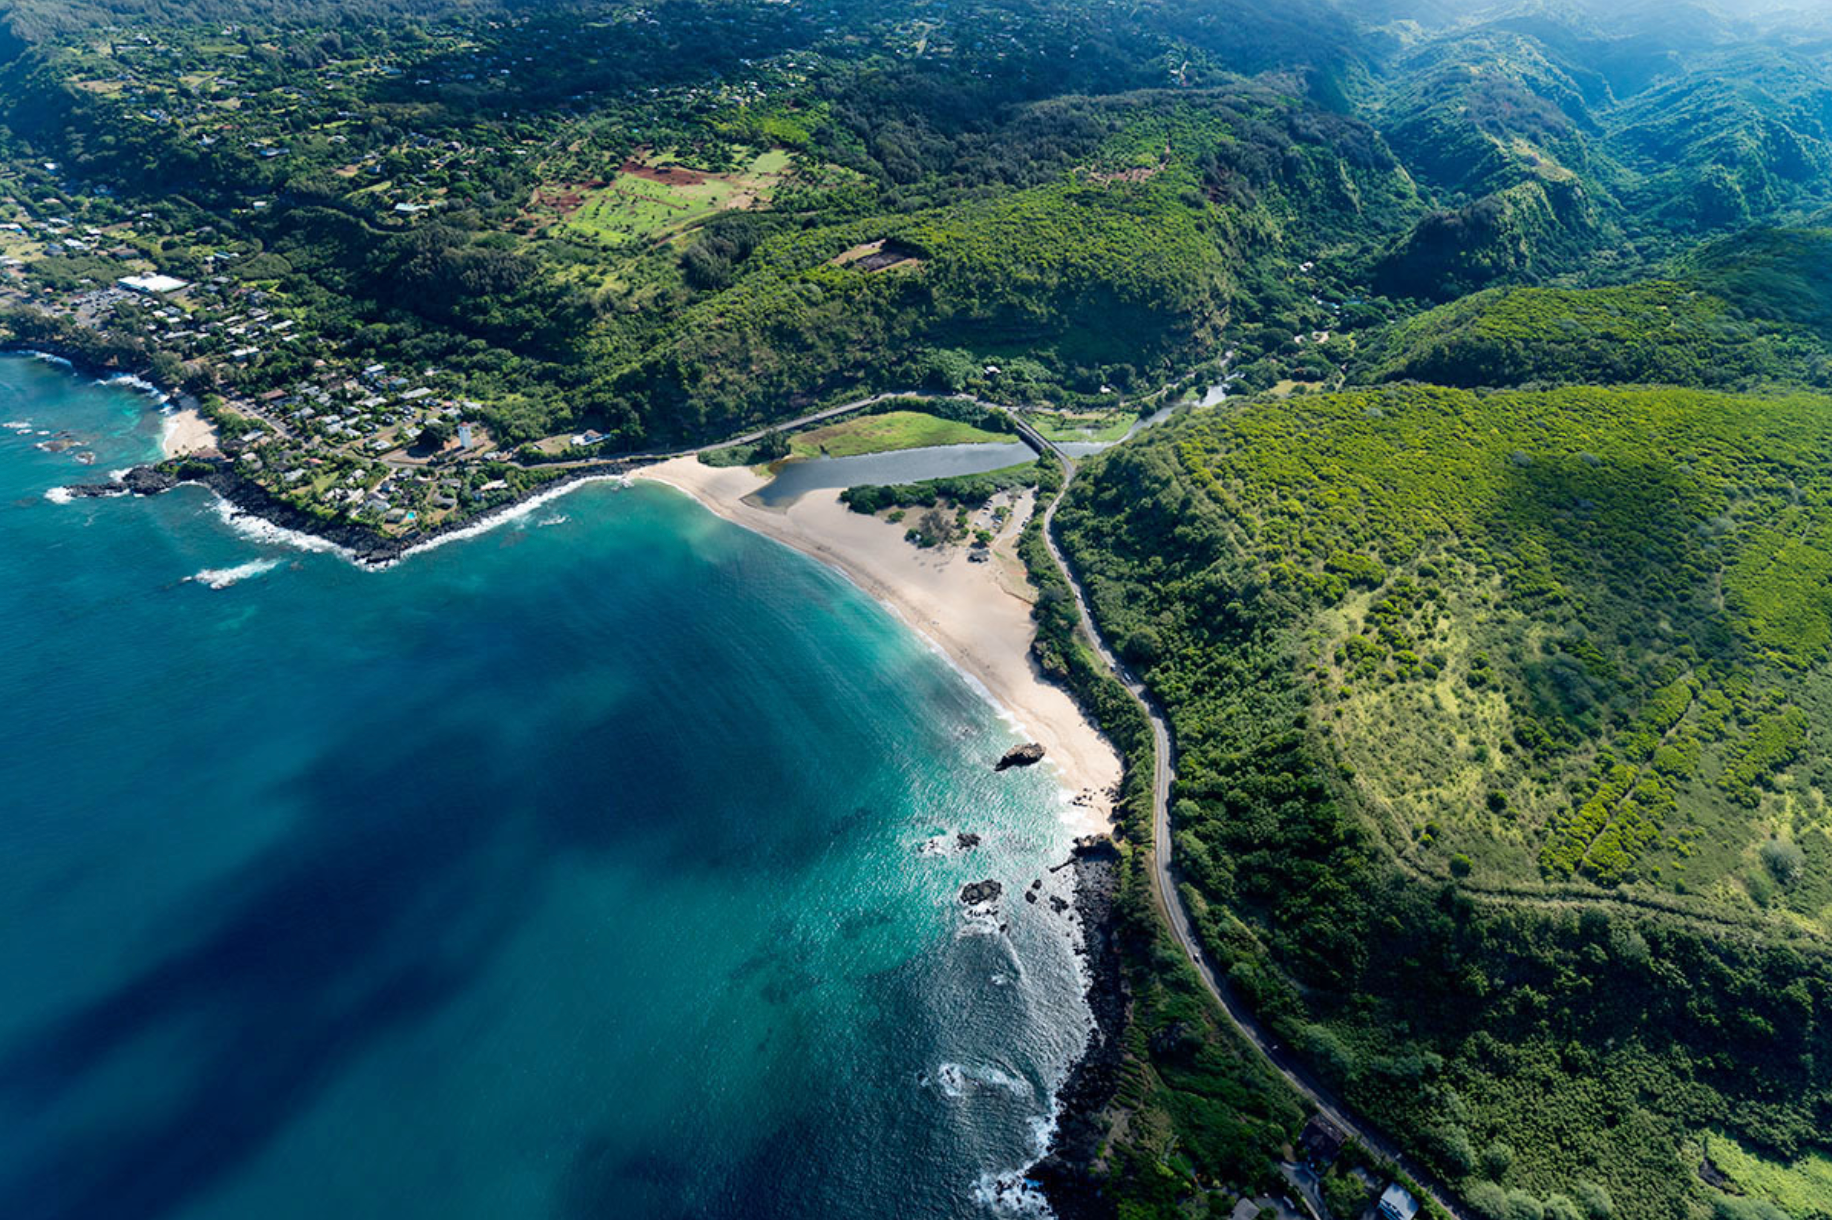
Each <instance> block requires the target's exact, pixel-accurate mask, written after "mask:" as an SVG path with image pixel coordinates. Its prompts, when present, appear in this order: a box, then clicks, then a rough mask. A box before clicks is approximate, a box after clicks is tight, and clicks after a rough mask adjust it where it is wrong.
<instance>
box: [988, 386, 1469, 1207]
mask: <svg viewBox="0 0 1832 1220" xmlns="http://www.w3.org/2000/svg"><path fill="white" fill-rule="evenodd" d="M1011 419H1012V422H1013V423H1014V424H1015V425H1016V426H1017V430H1018V434H1019V435H1020V436H1022V437H1023V438H1024V440H1025V441H1026V442H1027V443H1028V444H1029V445H1030V446H1031V447H1032V448H1033V449H1035V450H1037V452H1038V453H1046V452H1047V453H1053V454H1055V455H1056V457H1057V458H1058V459H1059V460H1060V461H1061V462H1062V474H1063V478H1062V491H1061V492H1060V493H1058V494H1057V496H1056V498H1055V499H1054V500H1052V501H1050V504H1049V507H1048V508H1046V509H1044V510H1043V540H1044V543H1045V544H1046V545H1047V546H1048V547H1049V551H1050V557H1051V558H1052V559H1054V560H1055V561H1056V566H1057V567H1059V568H1061V569H1062V574H1063V575H1064V576H1065V577H1067V578H1068V582H1069V588H1070V589H1072V590H1073V591H1074V593H1075V606H1076V610H1077V612H1078V615H1079V617H1080V619H1081V625H1082V630H1083V631H1084V632H1085V633H1086V635H1087V638H1088V640H1089V641H1090V642H1091V643H1092V644H1093V645H1094V648H1095V650H1096V651H1097V652H1098V653H1099V654H1100V658H1101V660H1102V661H1104V662H1105V663H1106V665H1107V668H1108V669H1110V670H1111V671H1112V672H1113V675H1114V677H1116V678H1118V679H1119V680H1120V684H1121V685H1123V686H1124V687H1125V688H1126V689H1127V690H1129V691H1131V692H1132V697H1133V698H1134V699H1136V700H1138V703H1139V706H1140V707H1141V708H1143V709H1144V710H1145V716H1146V718H1147V719H1148V720H1149V721H1150V722H1151V737H1152V744H1153V747H1154V749H1153V751H1152V753H1153V755H1154V771H1153V775H1152V785H1151V838H1152V853H1151V868H1152V881H1153V886H1152V888H1153V890H1154V896H1155V897H1156V899H1157V905H1158V909H1159V910H1160V911H1161V912H1162V913H1163V915H1164V919H1165V922H1166V924H1167V925H1168V926H1169V927H1170V930H1171V934H1172V935H1173V936H1175V937H1176V938H1177V943H1178V944H1179V945H1181V946H1182V947H1183V952H1184V953H1185V954H1186V955H1187V956H1188V957H1189V959H1190V963H1191V964H1192V965H1193V966H1195V968H1196V973H1197V974H1198V975H1199V976H1200V977H1201V979H1202V984H1203V986H1204V987H1206V988H1208V990H1209V992H1210V994H1211V995H1213V996H1214V997H1215V999H1216V1001H1217V1002H1218V1003H1219V1004H1220V1005H1221V1010H1222V1012H1223V1013H1224V1014H1225V1015H1226V1016H1227V1018H1228V1021H1229V1022H1230V1023H1231V1024H1232V1025H1233V1026H1234V1028H1235V1030H1236V1032H1238V1033H1239V1034H1240V1036H1241V1037H1242V1038H1244V1039H1245V1040H1246V1042H1247V1044H1248V1045H1249V1046H1251V1047H1253V1049H1254V1050H1256V1051H1258V1052H1259V1054H1260V1056H1261V1058H1263V1059H1264V1060H1265V1061H1266V1062H1267V1063H1268V1064H1270V1065H1271V1066H1272V1068H1273V1070H1274V1071H1276V1072H1278V1074H1279V1075H1280V1076H1282V1077H1284V1078H1285V1082H1286V1083H1287V1084H1289V1085H1290V1086H1291V1087H1292V1089H1294V1090H1295V1091H1296V1092H1297V1093H1299V1094H1300V1095H1301V1096H1303V1097H1304V1098H1305V1099H1306V1100H1307V1101H1309V1102H1310V1104H1311V1105H1313V1106H1315V1107H1316V1108H1317V1110H1318V1111H1319V1112H1320V1113H1322V1114H1324V1115H1325V1116H1327V1117H1328V1118H1329V1119H1330V1121H1332V1122H1334V1123H1335V1124H1336V1125H1337V1126H1338V1127H1340V1128H1342V1130H1344V1131H1346V1132H1348V1133H1349V1134H1350V1135H1352V1136H1354V1137H1355V1138H1356V1139H1358V1140H1360V1141H1361V1142H1362V1144H1363V1145H1365V1146H1366V1147H1367V1148H1369V1149H1370V1150H1372V1151H1373V1152H1375V1153H1377V1154H1379V1155H1380V1156H1382V1157H1384V1158H1386V1159H1387V1160H1389V1161H1391V1162H1392V1163H1393V1164H1395V1165H1397V1166H1398V1167H1399V1168H1400V1170H1401V1171H1402V1172H1404V1173H1405V1174H1406V1175H1407V1176H1408V1177H1410V1178H1411V1179H1412V1180H1413V1181H1414V1182H1416V1183H1417V1184H1418V1185H1419V1186H1420V1187H1421V1188H1422V1189H1423V1190H1424V1191H1425V1192H1426V1193H1427V1194H1429V1195H1430V1196H1431V1199H1432V1201H1433V1202H1434V1203H1436V1204H1437V1205H1438V1206H1439V1207H1441V1208H1443V1209H1444V1211H1445V1212H1446V1213H1448V1214H1449V1215H1451V1216H1453V1217H1455V1218H1456V1220H1474V1218H1473V1217H1472V1216H1471V1215H1470V1213H1469V1212H1468V1211H1467V1210H1466V1209H1465V1208H1464V1207H1463V1205H1462V1203H1461V1202H1460V1201H1459V1200H1458V1199H1457V1198H1456V1196H1455V1195H1452V1194H1451V1193H1450V1192H1449V1191H1448V1190H1446V1189H1445V1188H1444V1186H1443V1184H1442V1183H1440V1182H1438V1181H1437V1179H1435V1178H1434V1177H1433V1176H1432V1175H1431V1174H1429V1173H1427V1172H1426V1171H1425V1170H1424V1169H1422V1168H1421V1167H1419V1166H1418V1165H1417V1164H1415V1163H1413V1161H1412V1160H1411V1159H1410V1158H1408V1157H1407V1156H1406V1155H1405V1154H1404V1153H1402V1152H1401V1151H1400V1150H1399V1149H1398V1148H1397V1147H1396V1146H1395V1145H1394V1144H1393V1142H1392V1141H1391V1140H1389V1139H1388V1138H1387V1137H1386V1135H1385V1134H1384V1133H1382V1132H1381V1131H1380V1130H1379V1129H1378V1128H1376V1127H1375V1126H1374V1125H1373V1124H1372V1123H1370V1122H1368V1121H1367V1120H1366V1119H1364V1118H1362V1117H1361V1116H1360V1115H1358V1114H1356V1113H1355V1112H1353V1111H1352V1110H1350V1109H1349V1108H1348V1107H1347V1106H1346V1105H1344V1104H1343V1103H1342V1101H1341V1099H1339V1098H1338V1097H1336V1095H1335V1094H1334V1093H1332V1092H1331V1091H1330V1090H1329V1088H1328V1087H1327V1086H1325V1085H1324V1084H1323V1083H1322V1082H1321V1081H1319V1080H1318V1079H1317V1078H1316V1077H1315V1076H1313V1075H1312V1074H1311V1072H1310V1071H1309V1069H1308V1068H1306V1067H1305V1066H1304V1064H1303V1063H1301V1062H1300V1061H1299V1060H1298V1059H1297V1057H1296V1056H1294V1055H1293V1054H1292V1053H1291V1052H1290V1051H1289V1050H1288V1049H1286V1048H1285V1047H1284V1046H1282V1045H1280V1043H1279V1042H1278V1040H1277V1039H1276V1038H1274V1037H1273V1035H1272V1031H1271V1030H1269V1029H1267V1028H1266V1027H1265V1025H1264V1024H1262V1023H1261V1021H1260V1020H1259V1018H1258V1017H1257V1016H1255V1015H1254V1013H1253V1011H1252V1009H1250V1008H1248V1007H1247V1005H1246V1003H1245V1001H1243V1000H1242V999H1241V997H1240V995H1239V993H1238V992H1236V991H1235V989H1234V987H1233V986H1232V985H1231V984H1230V983H1229V982H1228V980H1227V979H1226V978H1225V977H1224V976H1221V975H1218V974H1217V973H1216V972H1215V967H1214V964H1213V963H1211V962H1210V960H1209V959H1208V957H1207V955H1205V954H1204V953H1203V952H1202V947H1201V945H1200V944H1199V943H1198V941H1197V939H1196V931H1195V928H1194V926H1193V925H1192V924H1191V921H1190V916H1189V909H1188V908H1187V907H1186V906H1185V905H1184V902H1183V896H1182V895H1181V894H1179V893H1178V892H1177V886H1176V882H1175V880H1174V879H1173V877H1172V875H1171V870H1172V868H1173V867H1174V863H1173V861H1172V858H1171V834H1170V795H1171V785H1172V783H1173V781H1175V779H1176V772H1175V770H1174V769H1173V766H1172V761H1173V758H1174V755H1173V753H1172V749H1171V736H1170V727H1169V725H1168V724H1167V723H1166V721H1165V719H1164V715H1163V713H1162V712H1161V711H1160V710H1159V708H1158V706H1157V704H1156V703H1155V702H1154V701H1153V700H1152V697H1151V692H1150V691H1149V690H1147V689H1146V687H1145V684H1144V683H1143V682H1141V681H1140V680H1139V679H1138V677H1137V676H1136V675H1134V674H1133V673H1132V671H1131V670H1130V669H1128V668H1127V667H1126V666H1125V665H1124V664H1122V663H1121V662H1120V659H1119V658H1118V657H1117V656H1115V655H1114V653H1113V650H1112V649H1110V648H1109V647H1108V646H1107V641H1106V639H1105V637H1103V636H1102V635H1101V632H1100V628H1099V626H1098V625H1096V623H1095V620H1094V611H1093V606H1092V604H1091V603H1090V602H1089V600H1088V595H1087V591H1086V590H1085V589H1083V588H1082V584H1081V581H1080V580H1079V579H1078V578H1077V577H1076V575H1075V568H1074V566H1073V565H1072V564H1070V563H1069V560H1068V557H1067V556H1066V555H1064V554H1063V552H1062V548H1061V547H1060V546H1058V545H1057V542H1056V507H1057V506H1058V505H1059V504H1061V503H1062V501H1063V498H1064V497H1066V496H1067V495H1068V491H1069V484H1070V483H1071V482H1073V481H1074V478H1075V474H1076V467H1075V462H1074V460H1073V459H1072V458H1070V457H1069V455H1068V454H1066V453H1064V452H1062V450H1060V449H1058V448H1057V447H1056V446H1055V445H1054V444H1052V443H1051V442H1050V441H1049V440H1047V439H1046V438H1045V437H1044V436H1043V434H1042V433H1040V432H1038V431H1037V430H1036V429H1034V428H1032V427H1031V426H1030V425H1028V424H1026V423H1025V422H1024V421H1023V420H1021V419H1018V418H1017V417H1016V416H1012V417H1011Z"/></svg>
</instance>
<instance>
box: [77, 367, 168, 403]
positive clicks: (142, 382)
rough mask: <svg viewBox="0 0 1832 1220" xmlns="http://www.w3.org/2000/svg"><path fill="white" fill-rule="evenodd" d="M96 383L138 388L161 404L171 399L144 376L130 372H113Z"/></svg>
mask: <svg viewBox="0 0 1832 1220" xmlns="http://www.w3.org/2000/svg"><path fill="white" fill-rule="evenodd" d="M96 384H97V385H124V386H127V387H129V388H131V389H135V390H139V391H140V392H141V393H142V394H149V395H151V396H152V397H153V398H155V399H157V400H158V401H159V403H160V404H161V405H162V406H163V405H164V404H166V403H169V402H170V401H171V400H172V396H171V395H170V394H167V393H166V392H165V391H164V390H162V389H160V388H159V387H158V386H156V385H154V384H153V383H152V382H150V381H148V380H146V379H145V378H144V377H136V376H134V375H133V374H132V373H114V374H111V375H110V376H107V377H104V378H102V379H101V380H100V381H98V382H96Z"/></svg>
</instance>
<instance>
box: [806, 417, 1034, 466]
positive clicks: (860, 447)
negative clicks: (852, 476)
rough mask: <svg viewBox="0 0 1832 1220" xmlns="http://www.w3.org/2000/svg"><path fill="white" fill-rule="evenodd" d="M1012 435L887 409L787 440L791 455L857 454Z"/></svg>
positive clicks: (978, 440)
mask: <svg viewBox="0 0 1832 1220" xmlns="http://www.w3.org/2000/svg"><path fill="white" fill-rule="evenodd" d="M1011 439H1012V438H1011V437H1010V436H1007V435H1005V434H1003V433H999V432H988V431H986V430H985V429H984V428H976V427H974V426H973V425H972V424H963V423H958V422H956V421H955V420H951V419H940V418H938V417H936V416H934V415H925V414H924V413H922V412H921V411H887V412H885V413H884V414H883V415H857V416H854V417H853V418H851V419H845V420H841V421H840V422H839V423H837V424H829V425H827V426H826V427H825V428H816V429H814V430H813V431H812V432H803V433H800V434H798V435H796V436H794V437H791V438H790V440H789V456H790V457H791V458H813V457H821V456H823V455H824V456H826V457H857V456H858V455H859V454H862V453H889V452H891V451H892V450H894V449H920V448H922V447H924V446H926V445H971V444H974V443H976V442H983V441H991V442H994V443H998V442H1003V441H1009V440H1011Z"/></svg>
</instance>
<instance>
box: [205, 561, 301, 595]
mask: <svg viewBox="0 0 1832 1220" xmlns="http://www.w3.org/2000/svg"><path fill="white" fill-rule="evenodd" d="M281 562H282V561H281V560H279V559H250V560H249V561H248V562H247V563H238V564H236V565H235V566H234V567H233V568H205V569H204V570H203V571H201V572H199V573H198V574H197V575H195V576H187V577H185V579H186V580H194V581H196V582H197V583H198V584H200V585H204V586H206V587H208V588H211V589H227V588H228V587H229V586H230V585H233V584H236V583H238V582H240V581H244V580H247V579H248V578H249V577H251V576H259V575H261V574H262V573H263V572H271V571H273V570H274V569H275V568H277V567H279V566H280V564H281Z"/></svg>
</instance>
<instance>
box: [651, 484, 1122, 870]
mask: <svg viewBox="0 0 1832 1220" xmlns="http://www.w3.org/2000/svg"><path fill="white" fill-rule="evenodd" d="M634 477H636V478H643V479H652V480H654V481H656V482H659V483H665V484H667V485H668V486H670V487H673V488H676V489H678V490H680V491H684V492H686V493H687V494H688V495H691V496H693V497H694V498H695V499H696V500H698V501H699V502H700V503H701V504H704V505H705V506H706V507H708V508H710V509H711V510H712V511H713V512H715V513H717V514H719V515H720V516H721V517H724V518H725V519H726V520H728V521H732V522H735V523H737V524H739V525H742V526H744V527H746V528H747V529H751V530H755V531H756V532H757V533H760V534H763V535H766V536H767V537H770V538H774V539H776V540H777V541H779V542H782V543H786V544H787V545H789V546H792V547H794V548H795V549H796V550H798V551H801V552H802V553H804V554H806V555H810V556H812V557H814V558H815V559H818V560H820V561H821V562H823V563H826V564H828V565H830V566H832V567H834V568H837V569H839V570H840V571H841V572H844V573H845V574H846V575H847V576H848V577H849V578H851V580H852V581H853V582H854V583H855V584H857V585H858V586H859V587H860V588H861V589H863V590H864V591H865V592H866V593H867V594H869V595H870V596H871V597H873V598H875V599H876V600H877V601H879V602H880V603H882V604H883V605H885V606H887V607H889V608H890V609H891V610H892V611H893V612H894V613H896V614H897V616H898V617H900V618H901V619H903V620H904V622H906V623H908V624H909V625H910V626H911V627H912V628H914V629H915V630H917V631H919V632H921V633H922V635H923V636H924V637H926V638H927V639H928V640H929V641H930V642H931V643H933V644H934V645H935V646H936V647H938V648H939V649H941V651H942V652H943V653H944V654H946V655H947V656H948V657H949V658H950V659H951V660H952V661H953V662H954V663H955V664H956V665H957V666H959V667H960V668H961V669H962V670H964V671H965V672H966V673H968V674H969V675H971V676H972V677H973V678H974V679H976V680H977V681H978V682H979V683H980V684H981V685H983V686H984V687H985V688H986V690H987V691H988V692H990V693H991V695H992V698H993V699H994V700H995V701H996V702H997V703H998V705H999V706H1000V707H1002V708H1004V709H1005V710H1006V711H1007V712H1009V713H1010V714H1011V715H1012V716H1013V717H1014V718H1015V719H1016V720H1017V721H1018V723H1019V725H1020V726H1021V729H1020V731H1021V732H1023V733H1024V734H1026V735H1027V736H1029V737H1030V738H1031V739H1032V740H1035V741H1038V742H1040V743H1042V745H1043V747H1044V750H1045V756H1044V758H1045V761H1044V763H1043V764H1042V765H1043V766H1046V767H1053V768H1055V770H1056V772H1057V774H1058V775H1059V776H1060V778H1061V781H1062V783H1063V786H1064V787H1065V788H1067V789H1068V790H1069V791H1070V792H1071V793H1072V794H1073V795H1074V798H1075V803H1073V804H1067V805H1065V806H1064V814H1063V816H1064V818H1065V820H1067V821H1068V822H1069V823H1070V824H1071V825H1073V826H1074V827H1075V829H1076V832H1077V833H1083V834H1085V833H1090V832H1095V831H1101V832H1104V831H1106V830H1108V829H1109V828H1110V825H1111V819H1112V800H1111V796H1110V793H1111V790H1112V789H1113V788H1114V786H1115V785H1117V784H1118V783H1119V778H1120V760H1119V756H1118V755H1117V754H1116V753H1115V752H1114V750H1113V747H1112V746H1110V745H1109V744H1108V743H1107V740H1106V738H1104V737H1102V736H1101V735H1100V733H1099V732H1097V731H1096V730H1095V728H1094V726H1093V725H1092V724H1090V723H1089V722H1088V719H1087V717H1085V716H1083V715H1082V713H1081V709H1080V708H1078V707H1077V706H1076V705H1075V702H1074V700H1072V699H1070V698H1069V696H1068V695H1067V694H1066V693H1065V692H1064V691H1063V690H1061V689H1060V688H1059V687H1056V686H1054V685H1052V684H1050V683H1049V682H1047V681H1045V680H1044V679H1043V677H1042V675H1041V674H1040V673H1039V672H1038V670H1037V668H1036V665H1035V663H1034V662H1033V661H1032V660H1031V655H1030V642H1031V633H1032V631H1031V619H1030V596H1031V590H1030V584H1029V582H1028V581H1027V580H1026V579H1025V575H1024V565H1023V563H1022V562H1020V561H1019V559H1018V557H1017V555H1016V554H1015V553H1014V548H1015V546H1016V543H1017V538H1018V533H1019V531H1020V530H1021V529H1022V527H1023V524H1024V521H1025V520H1026V519H1027V518H1028V516H1029V515H1030V494H1029V493H1026V494H1025V495H1024V497H1023V498H1022V500H1021V501H1020V502H1019V503H1018V505H1017V506H1016V508H1015V510H1014V511H1013V513H1012V515H1011V518H1010V519H1009V520H1008V521H1007V522H1006V524H1005V526H1004V528H1003V529H1002V530H1001V532H1000V533H999V535H998V537H997V539H996V541H995V542H994V544H993V553H994V554H993V560H992V562H990V563H972V562H969V561H968V558H967V554H968V549H967V548H966V547H965V546H959V545H956V546H949V547H945V548H937V549H935V550H922V549H920V548H918V547H915V546H913V545H911V544H910V543H908V542H905V541H904V539H903V530H904V527H903V526H901V525H893V524H891V523H889V522H886V521H882V520H880V519H878V518H876V517H868V516H864V515H862V514H860V513H855V512H853V511H852V510H851V509H848V508H847V507H846V506H845V505H843V504H841V503H840V501H839V496H838V494H837V493H836V492H832V491H818V492H812V493H810V494H808V495H806V496H803V497H802V498H801V499H800V500H798V501H797V502H796V503H795V504H793V505H791V506H790V507H789V508H788V509H786V510H783V509H772V508H765V507H763V506H762V505H759V504H757V503H755V502H754V501H748V500H746V498H745V497H747V496H749V495H750V494H751V493H752V492H755V491H756V490H757V489H758V488H760V487H762V486H763V485H764V483H765V482H767V480H765V479H763V478H760V477H758V476H757V475H755V474H753V473H752V472H751V471H750V470H749V469H747V468H745V467H741V466H740V467H724V468H715V467H711V466H705V465H702V464H701V463H700V462H699V461H698V460H697V459H695V458H692V457H684V458H675V459H674V460H672V461H668V462H663V463H661V464H660V465H657V466H651V467H648V468H646V469H644V470H642V471H640V472H638V473H637V474H636V475H635V476H634Z"/></svg>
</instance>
